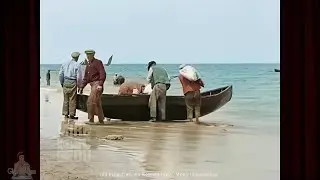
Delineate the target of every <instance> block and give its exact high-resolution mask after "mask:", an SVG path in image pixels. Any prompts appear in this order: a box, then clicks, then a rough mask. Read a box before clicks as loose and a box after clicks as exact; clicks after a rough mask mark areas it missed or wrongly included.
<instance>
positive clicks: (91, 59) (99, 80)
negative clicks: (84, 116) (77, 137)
mask: <svg viewBox="0 0 320 180" xmlns="http://www.w3.org/2000/svg"><path fill="white" fill-rule="evenodd" d="M85 54H86V55H87V60H86V62H85V63H86V69H85V74H84V77H83V80H82V81H81V82H78V83H77V79H78V77H77V76H78V71H79V69H80V64H79V63H78V59H79V56H80V53H79V52H73V53H72V54H71V57H72V59H71V60H70V61H68V62H67V63H65V64H63V65H62V66H61V68H60V72H59V80H60V83H61V86H62V88H63V95H64V100H63V109H62V114H63V115H64V116H65V118H69V119H71V120H76V119H78V117H76V103H77V102H76V97H77V88H78V93H79V94H82V93H83V88H84V87H85V86H86V85H87V84H90V86H91V91H90V95H89V97H88V102H87V112H88V120H89V121H88V122H87V123H94V115H97V116H98V119H99V122H100V123H104V121H103V120H104V114H103V110H102V105H101V95H102V92H103V85H104V82H105V80H106V71H105V69H104V66H103V63H102V61H101V60H99V59H96V58H95V56H94V55H95V51H94V50H86V51H85Z"/></svg>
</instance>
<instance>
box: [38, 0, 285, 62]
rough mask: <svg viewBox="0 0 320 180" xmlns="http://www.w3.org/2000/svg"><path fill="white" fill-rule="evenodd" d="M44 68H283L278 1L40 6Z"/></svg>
mask: <svg viewBox="0 0 320 180" xmlns="http://www.w3.org/2000/svg"><path fill="white" fill-rule="evenodd" d="M40 3H41V5H40V47H41V49H40V57H41V60H40V63H41V64H60V63H63V62H66V61H68V60H69V59H70V58H71V56H70V55H71V53H72V52H74V51H79V52H80V53H82V54H81V57H80V58H81V59H84V58H85V55H84V51H85V50H86V49H94V50H95V51H96V57H97V58H98V59H100V60H102V61H104V62H107V61H108V58H109V57H110V56H111V55H114V59H113V62H112V63H114V64H135V63H138V64H146V63H148V61H150V60H155V61H157V63H161V64H179V63H193V64H195V63H279V62H280V1H279V0H241V1H240V0H40Z"/></svg>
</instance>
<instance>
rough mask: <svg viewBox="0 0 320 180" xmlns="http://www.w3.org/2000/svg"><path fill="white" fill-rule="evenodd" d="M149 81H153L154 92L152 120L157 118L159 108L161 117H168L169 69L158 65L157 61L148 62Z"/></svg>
mask: <svg viewBox="0 0 320 180" xmlns="http://www.w3.org/2000/svg"><path fill="white" fill-rule="evenodd" d="M147 81H148V82H149V83H151V87H152V92H151V95H150V99H149V107H150V118H151V119H150V122H155V121H156V119H157V110H158V112H159V113H160V114H159V119H160V120H162V121H164V120H165V119H166V96H167V90H168V89H169V88H170V79H169V76H168V73H167V71H166V70H165V69H164V68H163V67H160V66H157V65H156V62H155V61H150V62H149V63H148V76H147Z"/></svg>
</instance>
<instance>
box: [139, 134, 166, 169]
mask: <svg viewBox="0 0 320 180" xmlns="http://www.w3.org/2000/svg"><path fill="white" fill-rule="evenodd" d="M149 134H150V135H149V137H148V139H149V143H148V144H147V149H146V155H145V160H144V161H143V162H142V164H143V167H144V168H145V170H146V171H162V167H163V164H162V161H163V159H162V156H163V148H164V147H165V142H166V139H165V138H166V130H165V129H155V128H152V129H151V130H150V132H149Z"/></svg>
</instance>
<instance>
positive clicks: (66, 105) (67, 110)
mask: <svg viewBox="0 0 320 180" xmlns="http://www.w3.org/2000/svg"><path fill="white" fill-rule="evenodd" d="M79 56H80V53H79V52H73V53H72V54H71V57H72V59H71V60H70V61H68V62H67V63H65V64H63V65H62V66H61V68H60V71H59V80H60V84H61V87H62V89H63V108H62V115H64V116H65V118H70V119H78V117H76V104H77V100H76V97H77V74H78V68H79V64H78V63H77V62H78V59H79ZM69 115H70V117H69Z"/></svg>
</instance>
